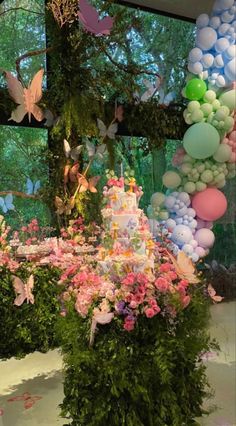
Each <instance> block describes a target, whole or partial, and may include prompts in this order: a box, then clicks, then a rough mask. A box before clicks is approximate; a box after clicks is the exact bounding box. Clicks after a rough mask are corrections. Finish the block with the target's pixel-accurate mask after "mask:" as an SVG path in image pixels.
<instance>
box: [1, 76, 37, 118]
mask: <svg viewBox="0 0 236 426" xmlns="http://www.w3.org/2000/svg"><path fill="white" fill-rule="evenodd" d="M43 73H44V70H43V69H41V70H39V71H38V72H37V73H36V74H35V76H34V78H33V80H32V82H31V83H30V84H29V86H28V88H25V87H23V86H22V84H21V82H20V81H19V80H18V79H17V78H16V77H14V76H13V75H12V74H11V73H10V72H6V80H7V85H8V91H9V94H10V96H11V97H12V99H13V100H14V101H15V102H16V103H17V104H19V105H18V107H17V108H16V109H15V110H14V111H13V112H12V113H11V118H9V120H14V121H16V122H17V123H20V122H21V121H22V120H23V118H24V116H25V114H27V113H28V117H29V122H30V121H31V114H32V115H33V116H34V117H35V118H36V120H37V121H42V120H43V119H44V113H43V111H42V110H41V108H39V107H38V106H37V105H36V103H37V102H39V101H40V99H41V98H42V80H43Z"/></svg>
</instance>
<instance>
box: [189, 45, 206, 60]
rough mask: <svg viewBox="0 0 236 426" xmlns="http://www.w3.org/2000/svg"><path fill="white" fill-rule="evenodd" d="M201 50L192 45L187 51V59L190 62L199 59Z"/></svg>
mask: <svg viewBox="0 0 236 426" xmlns="http://www.w3.org/2000/svg"><path fill="white" fill-rule="evenodd" d="M202 55H203V53H202V50H201V49H199V48H198V47H194V48H193V49H192V50H190V52H189V60H190V61H191V62H197V61H200V60H201V58H202Z"/></svg>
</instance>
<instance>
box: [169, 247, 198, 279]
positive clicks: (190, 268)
mask: <svg viewBox="0 0 236 426" xmlns="http://www.w3.org/2000/svg"><path fill="white" fill-rule="evenodd" d="M168 256H169V257H170V259H171V261H172V263H173V265H174V267H175V271H176V273H177V274H178V276H179V277H180V278H182V279H183V280H187V281H189V282H190V283H191V284H197V283H198V282H199V281H200V280H199V278H198V277H197V276H196V273H195V267H194V265H193V262H192V261H191V259H190V258H189V257H188V256H187V255H186V254H185V253H184V252H183V251H179V252H178V255H177V259H175V257H174V256H173V255H172V254H171V253H170V252H168Z"/></svg>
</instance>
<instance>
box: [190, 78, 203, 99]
mask: <svg viewBox="0 0 236 426" xmlns="http://www.w3.org/2000/svg"><path fill="white" fill-rule="evenodd" d="M206 90H207V85H206V83H205V81H203V80H201V79H200V78H193V79H192V80H190V81H188V83H187V85H186V96H187V98H188V99H190V100H191V101H198V100H199V99H202V98H203V96H204V95H205V93H206Z"/></svg>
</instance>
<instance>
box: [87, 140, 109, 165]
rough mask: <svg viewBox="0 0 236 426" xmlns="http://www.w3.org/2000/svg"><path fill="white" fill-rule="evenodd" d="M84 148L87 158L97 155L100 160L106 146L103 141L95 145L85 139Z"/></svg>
mask: <svg viewBox="0 0 236 426" xmlns="http://www.w3.org/2000/svg"><path fill="white" fill-rule="evenodd" d="M86 148H87V152H88V156H89V158H93V157H96V156H97V157H98V158H99V159H100V160H102V159H103V157H104V155H105V154H106V153H107V146H106V144H105V143H102V144H101V145H98V146H95V145H94V144H93V143H92V142H90V141H88V140H87V141H86Z"/></svg>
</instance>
